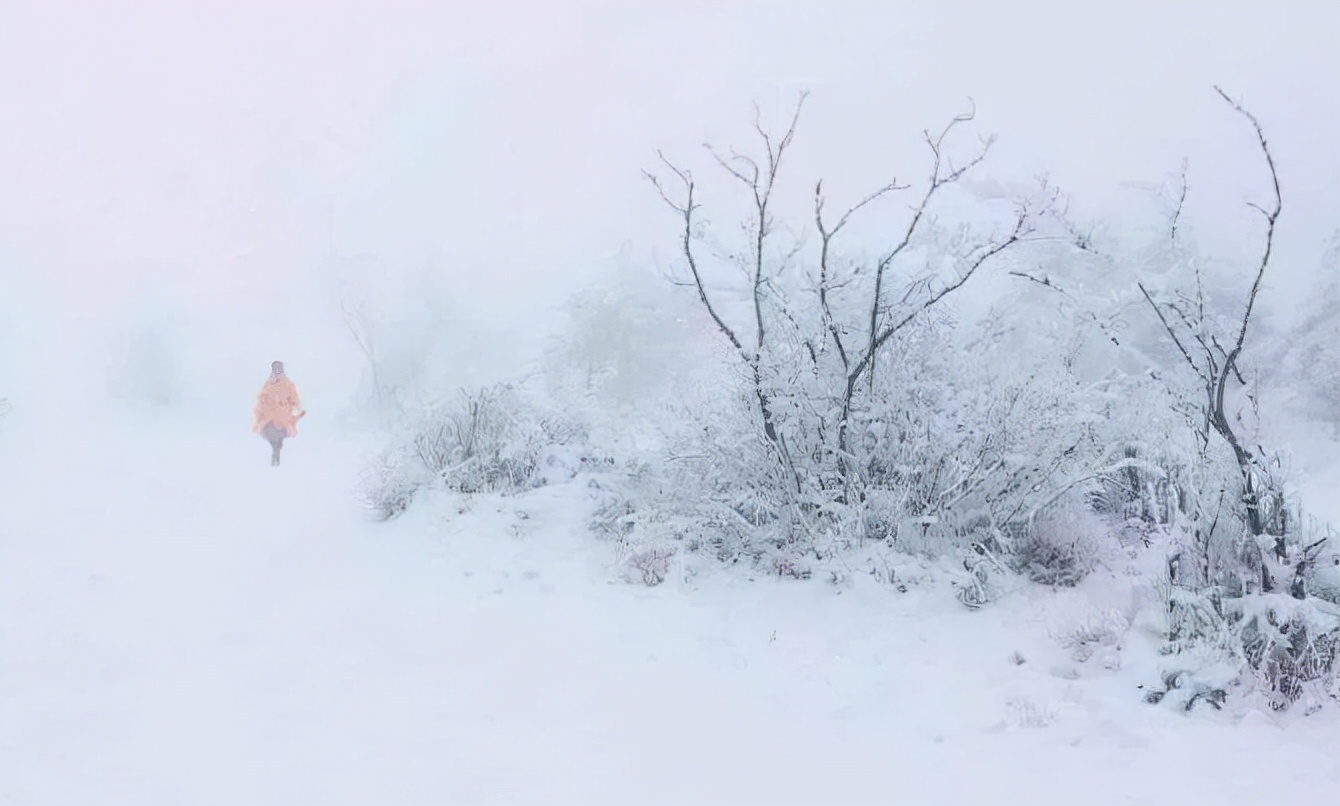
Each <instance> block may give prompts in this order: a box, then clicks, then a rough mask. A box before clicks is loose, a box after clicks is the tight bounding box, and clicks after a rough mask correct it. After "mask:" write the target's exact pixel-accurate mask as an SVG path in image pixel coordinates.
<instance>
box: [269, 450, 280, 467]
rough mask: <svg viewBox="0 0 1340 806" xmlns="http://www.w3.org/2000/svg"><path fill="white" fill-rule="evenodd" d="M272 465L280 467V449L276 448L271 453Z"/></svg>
mask: <svg viewBox="0 0 1340 806" xmlns="http://www.w3.org/2000/svg"><path fill="white" fill-rule="evenodd" d="M270 467H279V449H278V448H275V449H274V452H273V453H271V454H270Z"/></svg>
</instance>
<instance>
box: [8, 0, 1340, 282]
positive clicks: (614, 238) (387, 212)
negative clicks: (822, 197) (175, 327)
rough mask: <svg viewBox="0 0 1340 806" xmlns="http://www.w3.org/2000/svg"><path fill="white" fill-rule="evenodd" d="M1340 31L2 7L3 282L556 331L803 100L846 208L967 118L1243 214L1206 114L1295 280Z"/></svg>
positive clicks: (1281, 20)
mask: <svg viewBox="0 0 1340 806" xmlns="http://www.w3.org/2000/svg"><path fill="white" fill-rule="evenodd" d="M1337 32H1340V5H1337V4H1334V3H1320V2H1304V3H1293V4H1290V3H1282V2H1269V3H1255V4H1251V3H1231V4H1226V3H1203V4H1198V3H1155V4H1139V3H1130V2H1122V3H1111V4H1097V3H1020V4H995V3H992V4H972V3H965V4H951V3H940V2H936V3H926V4H915V3H887V2H881V3H875V2H870V3H834V2H820V3H798V2H766V3H725V2H710V3H689V2H680V3H659V4H654V3H650V2H610V3H557V2H554V3H549V2H544V3H539V2H537V3H497V2H494V3H487V4H483V3H481V4H468V3H456V2H450V3H448V2H439V3H428V2H421V3H410V2H400V3H395V2H371V3H334V2H321V3H316V2H268V3H243V2H230V3H225V2H217V3H192V2H187V1H186V0H181V1H180V2H174V3H162V2H146V3H117V2H97V3H88V4H78V3H74V2H18V3H16V2H12V0H0V110H2V111H3V114H2V115H0V120H3V125H0V260H5V259H8V260H10V261H11V262H14V263H15V265H18V266H20V267H21V268H22V270H24V271H31V272H40V273H42V274H46V275H50V276H53V277H58V278H61V281H62V282H63V283H66V285H65V288H66V289H67V293H69V294H70V295H72V297H74V296H81V295H82V296H84V297H86V298H87V299H88V300H91V304H93V305H94V306H96V305H98V304H102V303H101V302H100V301H105V300H107V299H109V298H111V297H109V296H108V295H113V296H114V295H115V294H117V293H121V292H122V291H124V290H126V289H129V288H132V287H133V283H134V282H136V281H137V280H138V281H142V280H143V278H146V277H148V278H159V279H161V278H164V277H171V278H173V279H174V280H175V281H176V284H177V286H179V287H180V288H182V289H184V291H183V292H182V293H185V294H187V295H193V296H194V297H195V298H196V299H197V301H199V302H201V303H202V304H210V305H221V306H224V307H227V306H233V307H245V306H247V305H254V304H256V300H257V299H258V298H259V297H263V296H265V295H270V296H271V297H273V298H276V299H279V298H282V299H287V300H294V299H298V298H301V297H303V296H305V295H314V292H312V290H311V288H310V286H311V284H312V282H313V277H314V276H316V275H314V272H317V271H318V269H319V267H320V265H321V264H322V261H323V259H325V258H328V257H329V256H331V255H345V256H347V255H357V254H364V255H373V256H375V258H376V259H377V260H378V261H381V262H383V263H384V264H386V265H393V264H394V265H402V264H405V265H407V264H416V265H422V264H424V263H425V262H427V261H430V260H431V261H433V265H434V266H435V267H436V268H435V271H438V272H440V274H441V276H442V277H444V278H446V279H447V280H448V281H449V282H450V284H452V285H453V286H454V287H455V288H458V289H459V293H460V294H461V295H462V297H470V296H472V295H473V296H476V297H479V298H480V299H489V300H499V299H509V298H512V297H513V296H520V297H522V298H523V299H525V300H529V301H536V300H540V301H543V300H547V299H549V298H551V297H552V296H553V295H555V294H557V293H561V291H562V289H564V288H566V287H568V286H570V285H571V284H572V283H573V282H575V281H576V280H577V279H578V278H580V277H582V276H584V272H585V271H586V270H587V267H588V266H589V264H591V263H593V262H597V261H599V260H602V259H604V258H605V257H607V256H608V255H610V254H612V253H613V252H614V251H615V250H617V249H618V247H619V246H620V244H621V243H624V242H629V243H631V244H633V245H634V247H635V248H636V250H637V253H638V254H639V255H644V256H647V257H648V258H650V257H652V256H653V254H654V255H655V256H657V257H658V259H668V258H669V257H671V256H672V254H673V243H672V242H671V241H669V240H668V239H669V238H672V237H673V221H672V220H670V219H668V218H667V214H666V212H665V210H664V209H663V208H662V207H661V206H660V203H659V201H658V200H657V199H656V198H655V197H654V195H653V194H652V193H651V191H650V188H649V187H648V186H647V184H646V183H645V181H644V180H643V179H642V178H641V176H640V170H641V169H642V168H644V167H653V166H654V159H655V156H654V155H655V152H656V149H658V148H664V149H666V151H667V153H668V154H671V155H673V156H675V157H676V158H677V159H682V160H684V161H685V162H687V163H690V164H693V165H695V166H699V167H700V169H701V170H703V171H704V172H705V171H706V169H707V168H708V167H710V164H709V163H707V162H706V161H705V160H704V159H703V157H704V155H703V153H702V150H701V143H703V142H704V141H705V140H709V139H710V140H712V141H713V142H716V143H722V144H730V143H740V144H745V145H748V144H749V141H748V135H749V122H750V114H751V113H750V103H751V102H753V101H758V102H759V103H760V105H761V108H762V110H763V114H764V120H765V122H768V123H772V122H775V121H777V120H779V119H780V118H781V116H782V115H783V114H784V113H785V112H786V110H787V108H788V107H789V105H790V103H791V102H792V99H793V98H794V95H795V93H796V92H797V91H798V90H799V89H802V88H806V89H809V90H811V91H812V92H813V96H812V98H811V100H810V103H809V105H808V107H807V111H806V116H805V118H804V121H803V123H802V129H801V134H800V135H799V136H798V138H797V142H796V147H795V152H794V153H795V155H796V156H795V159H794V162H792V163H791V170H792V171H793V172H794V174H793V177H794V185H793V187H794V188H795V189H797V192H799V193H801V194H808V193H809V192H810V189H811V188H812V187H813V182H814V180H815V179H817V178H818V177H819V176H824V177H826V178H827V180H828V187H829V188H830V192H831V193H832V195H833V197H834V204H835V206H836V205H839V204H842V203H843V202H844V201H845V202H850V201H854V200H855V199H857V198H859V197H860V196H862V195H864V193H865V192H868V191H869V190H870V189H871V188H873V187H877V186H879V185H881V184H883V183H884V182H885V181H887V180H888V178H889V177H890V176H897V177H898V178H900V179H911V180H917V179H920V178H921V176H922V173H923V171H924V170H925V155H924V151H923V146H922V145H921V141H920V139H919V138H920V132H921V130H922V129H923V128H925V127H934V126H938V125H940V124H941V123H942V122H943V121H944V120H945V119H946V118H947V117H948V116H950V115H952V114H954V113H956V112H958V111H961V110H962V109H963V108H964V107H965V105H966V99H967V98H968V97H969V96H971V97H972V98H973V99H975V101H976V103H977V108H978V114H979V128H978V130H979V131H981V132H983V133H987V132H996V133H998V134H999V135H1000V138H1001V139H1000V148H999V152H998V153H997V154H996V155H995V156H994V158H993V160H992V162H991V167H990V169H989V170H990V171H992V172H995V173H996V174H1009V175H1028V174H1030V173H1032V172H1036V171H1041V170H1046V171H1048V172H1049V173H1050V174H1051V176H1052V177H1053V179H1054V180H1055V181H1056V182H1058V183H1059V184H1060V185H1062V186H1063V187H1064V188H1065V189H1066V190H1068V191H1069V192H1070V193H1072V194H1073V195H1074V196H1075V197H1076V198H1077V200H1079V202H1080V205H1081V209H1082V210H1085V211H1087V212H1092V213H1093V214H1095V215H1107V214H1110V213H1112V211H1113V210H1115V209H1118V206H1119V204H1120V203H1122V202H1121V201H1120V200H1121V199H1123V198H1125V197H1124V196H1123V195H1122V194H1123V193H1128V190H1129V189H1126V190H1123V188H1124V185H1123V183H1124V182H1128V181H1139V182H1157V181H1158V180H1159V179H1160V177H1161V176H1163V175H1164V174H1165V173H1167V172H1170V171H1175V170H1177V168H1178V166H1179V165H1180V162H1181V160H1182V158H1183V157H1184V156H1187V157H1190V159H1191V166H1192V170H1193V180H1194V181H1195V182H1197V183H1198V185H1197V187H1200V188H1204V189H1205V191H1206V192H1205V193H1204V195H1203V196H1202V197H1201V198H1203V199H1204V200H1205V203H1206V204H1207V205H1208V206H1209V207H1211V208H1214V207H1215V205H1218V207H1217V208H1215V209H1218V210H1220V211H1221V212H1222V211H1225V210H1229V209H1230V208H1231V209H1233V210H1239V209H1240V208H1241V206H1242V203H1243V202H1244V201H1245V200H1248V199H1251V198H1253V194H1254V193H1259V192H1260V191H1261V190H1262V189H1263V188H1262V186H1261V185H1260V182H1261V181H1262V180H1263V177H1264V174H1263V173H1262V170H1261V166H1260V164H1259V155H1257V154H1256V153H1255V152H1254V151H1253V150H1252V148H1253V145H1252V143H1251V141H1250V138H1249V136H1248V135H1247V134H1246V132H1245V130H1244V129H1243V128H1241V123H1240V122H1239V121H1238V120H1236V119H1235V118H1234V117H1233V116H1232V115H1231V113H1230V112H1228V111H1227V110H1226V107H1225V105H1224V104H1223V102H1222V101H1221V100H1220V99H1218V98H1217V97H1216V96H1215V95H1214V94H1213V92H1212V90H1211V85H1212V84H1215V83H1218V84H1221V85H1223V86H1224V87H1225V89H1227V90H1228V91H1230V92H1231V93H1233V94H1234V95H1235V96H1238V97H1240V98H1242V99H1243V101H1244V102H1245V103H1246V104H1247V105H1248V106H1249V108H1251V109H1252V110H1253V111H1254V112H1255V113H1256V114H1257V115H1258V117H1259V118H1260V119H1261V120H1262V123H1263V124H1264V125H1265V126H1266V129H1267V132H1268V134H1269V135H1270V137H1271V142H1272V147H1274V148H1275V149H1276V150H1277V152H1276V153H1277V159H1278V161H1279V166H1280V173H1281V181H1282V182H1283V184H1284V187H1285V196H1286V199H1285V205H1286V212H1285V215H1284V217H1283V218H1282V219H1281V240H1282V241H1286V240H1287V241H1290V242H1292V243H1306V244H1307V248H1306V249H1303V248H1302V247H1299V248H1300V249H1301V250H1302V252H1300V254H1302V253H1303V252H1306V254H1309V255H1311V254H1313V253H1314V252H1315V251H1316V250H1315V249H1314V248H1313V246H1314V242H1315V241H1316V240H1317V239H1318V238H1320V237H1324V236H1325V234H1326V233H1327V231H1328V230H1329V229H1333V228H1334V227H1335V222H1336V220H1337V211H1340V157H1338V156H1337V150H1336V148H1335V144H1336V143H1340V111H1338V110H1340V83H1338V82H1337V78H1336V76H1338V75H1340V57H1337V55H1336V53H1337V51H1336V48H1335V44H1334V43H1335V37H1336V34H1337ZM1196 171H1200V172H1201V173H1199V174H1197V173H1194V172H1196ZM1207 209H1208V208H1207ZM1224 215H1225V216H1227V217H1225V218H1224V219H1223V220H1224V222H1226V223H1225V226H1226V227H1227V229H1228V231H1230V232H1231V231H1232V230H1233V227H1232V226H1231V224H1232V221H1233V219H1232V215H1236V213H1234V214H1227V213H1225V214H1224ZM1289 248H1290V247H1289V246H1287V245H1285V246H1283V247H1282V252H1281V254H1282V255H1284V256H1288V255H1289V251H1288V250H1289ZM1309 250H1310V251H1309ZM6 256H8V257H6ZM157 281H158V280H154V282H157ZM491 304H492V303H491Z"/></svg>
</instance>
